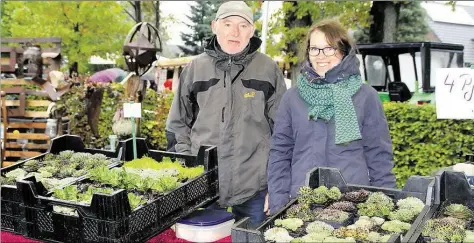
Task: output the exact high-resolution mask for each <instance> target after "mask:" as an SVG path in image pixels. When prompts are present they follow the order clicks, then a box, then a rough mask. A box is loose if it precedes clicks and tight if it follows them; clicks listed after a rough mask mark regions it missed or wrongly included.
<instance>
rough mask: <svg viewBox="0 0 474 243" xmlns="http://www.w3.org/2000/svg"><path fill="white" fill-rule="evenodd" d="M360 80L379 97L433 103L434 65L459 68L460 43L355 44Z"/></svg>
mask: <svg viewBox="0 0 474 243" xmlns="http://www.w3.org/2000/svg"><path fill="white" fill-rule="evenodd" d="M357 48H358V51H359V54H358V58H359V60H360V61H361V62H362V63H363V65H361V66H360V68H361V73H362V75H363V78H364V79H363V80H365V81H366V82H367V83H368V84H370V85H371V86H372V87H374V88H375V89H376V90H377V91H378V92H379V96H380V98H381V100H382V101H401V102H405V101H409V102H411V103H435V98H434V91H435V85H436V83H435V82H436V81H435V71H436V69H437V68H461V67H463V65H464V58H463V50H464V46H462V45H457V44H448V43H435V42H404V43H376V44H359V45H357Z"/></svg>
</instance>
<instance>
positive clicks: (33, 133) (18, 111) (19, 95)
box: [1, 79, 62, 167]
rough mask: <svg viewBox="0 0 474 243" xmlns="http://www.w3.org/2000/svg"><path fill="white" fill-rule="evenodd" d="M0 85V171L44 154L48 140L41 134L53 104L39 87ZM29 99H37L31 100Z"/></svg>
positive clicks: (10, 81)
mask: <svg viewBox="0 0 474 243" xmlns="http://www.w3.org/2000/svg"><path fill="white" fill-rule="evenodd" d="M1 83H2V87H1V91H2V124H3V127H4V128H5V129H4V136H5V137H4V139H3V140H2V145H3V146H2V167H4V166H8V165H11V164H13V163H15V162H16V161H18V160H22V159H26V158H30V157H33V156H37V155H40V154H41V153H44V152H46V150H47V149H48V147H49V143H50V137H49V136H48V135H46V134H45V133H44V131H45V128H46V121H47V119H48V118H49V113H48V111H47V110H48V107H49V106H50V105H52V103H53V102H52V101H50V100H48V99H47V97H48V94H47V92H46V91H44V90H42V88H41V87H39V86H36V87H37V88H36V89H32V88H31V87H34V86H32V85H34V83H33V82H31V81H27V80H23V79H4V80H1ZM33 96H34V97H37V98H38V97H39V99H31V97H33ZM42 97H45V98H42ZM5 117H7V119H5ZM60 125H62V124H58V126H60ZM25 141H27V142H25Z"/></svg>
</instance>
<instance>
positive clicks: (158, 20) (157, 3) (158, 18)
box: [155, 1, 160, 30]
mask: <svg viewBox="0 0 474 243" xmlns="http://www.w3.org/2000/svg"><path fill="white" fill-rule="evenodd" d="M155 4H156V5H155V6H156V8H155V27H156V29H157V30H160V1H155Z"/></svg>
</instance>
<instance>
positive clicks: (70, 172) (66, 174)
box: [57, 167, 76, 178]
mask: <svg viewBox="0 0 474 243" xmlns="http://www.w3.org/2000/svg"><path fill="white" fill-rule="evenodd" d="M74 172H76V170H75V169H74V168H70V167H66V168H63V169H61V170H59V171H58V173H57V177H58V178H66V177H69V176H72V175H73V174H74Z"/></svg>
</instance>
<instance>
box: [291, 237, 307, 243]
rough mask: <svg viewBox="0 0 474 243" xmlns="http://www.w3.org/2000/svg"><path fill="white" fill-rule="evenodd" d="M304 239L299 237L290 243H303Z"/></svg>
mask: <svg viewBox="0 0 474 243" xmlns="http://www.w3.org/2000/svg"><path fill="white" fill-rule="evenodd" d="M304 242H305V241H304V239H303V238H301V237H298V238H294V239H293V240H291V241H290V243H304Z"/></svg>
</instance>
